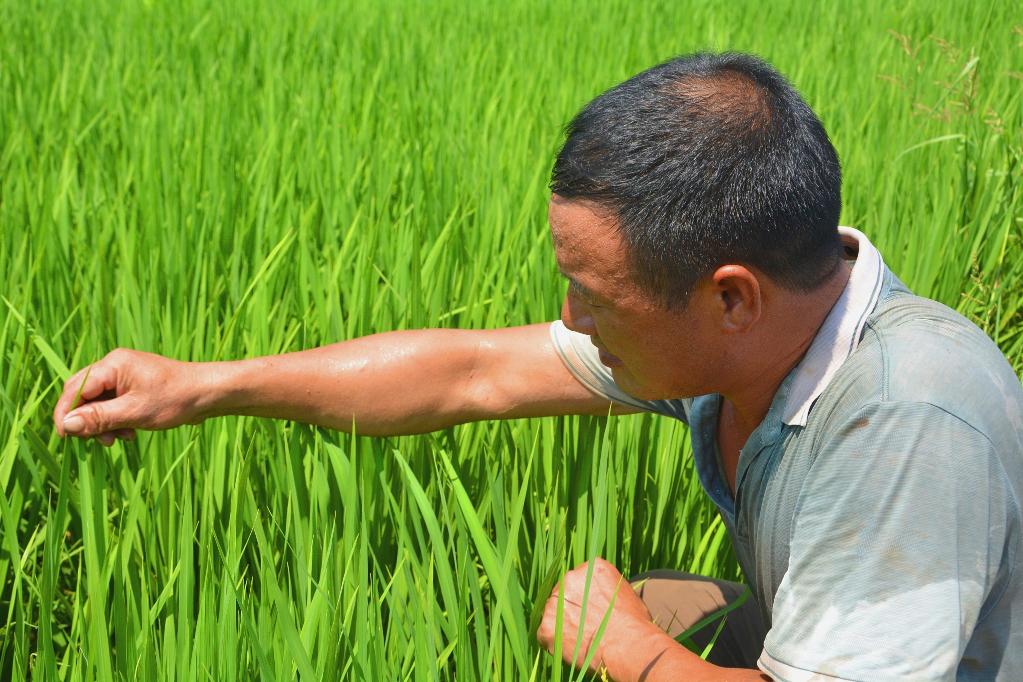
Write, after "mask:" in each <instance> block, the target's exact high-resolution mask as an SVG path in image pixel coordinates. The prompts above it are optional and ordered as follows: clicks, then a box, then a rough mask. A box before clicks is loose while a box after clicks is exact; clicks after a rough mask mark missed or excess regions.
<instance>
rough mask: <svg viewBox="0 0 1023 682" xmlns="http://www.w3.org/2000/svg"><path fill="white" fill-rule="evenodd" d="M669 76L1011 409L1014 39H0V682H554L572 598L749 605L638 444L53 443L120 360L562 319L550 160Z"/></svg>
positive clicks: (183, 34)
mask: <svg viewBox="0 0 1023 682" xmlns="http://www.w3.org/2000/svg"><path fill="white" fill-rule="evenodd" d="M896 4H897V5H898V6H895V5H896ZM696 49H736V50H744V51H752V52H755V53H757V54H760V55H762V56H763V57H765V58H767V59H768V60H770V61H771V62H772V63H774V64H775V65H776V66H777V67H778V68H779V69H780V70H781V71H782V72H783V73H785V74H786V75H788V76H789V78H790V79H791V80H792V81H793V82H794V83H795V85H796V86H797V87H798V88H799V89H800V91H801V92H802V93H803V94H804V95H805V97H806V98H807V100H808V101H809V103H810V104H811V106H813V107H814V109H815V110H816V111H817V113H818V114H819V116H820V117H821V119H822V120H823V122H824V124H825V126H826V127H827V128H828V130H829V132H830V134H831V135H832V139H833V141H834V143H835V146H836V147H837V149H838V151H839V154H840V156H841V158H842V162H843V169H844V174H845V185H844V187H845V195H844V198H845V202H844V213H843V223H844V224H847V225H853V226H855V227H858V228H859V229H861V230H863V231H865V232H866V233H867V234H868V236H869V237H870V238H871V239H872V240H873V241H874V243H875V244H876V245H878V247H879V248H880V250H881V252H882V254H883V255H884V256H885V259H886V261H887V263H888V265H889V266H890V267H891V268H892V269H893V270H894V271H895V272H896V273H897V274H898V275H899V276H900V277H901V278H902V279H903V280H904V281H905V282H906V283H907V284H909V285H910V287H912V288H913V289H914V290H915V291H916V292H918V293H920V294H924V295H927V296H931V297H933V298H936V299H938V300H940V301H942V302H944V303H946V304H948V305H950V306H953V307H955V308H957V309H958V310H960V311H962V312H963V313H964V314H966V315H967V316H969V317H970V318H971V319H973V320H974V321H976V323H977V324H978V325H980V326H981V327H982V328H983V329H984V330H985V331H986V332H987V333H988V334H989V335H991V336H992V338H994V339H995V340H996V341H997V342H998V344H999V345H1000V347H1001V348H1002V350H1003V352H1004V353H1005V354H1006V355H1007V356H1008V357H1009V359H1010V362H1011V363H1012V364H1013V366H1014V367H1015V368H1016V370H1017V372H1018V373H1019V372H1023V258H1021V246H1023V210H1021V207H1023V185H1021V178H1023V176H1021V165H1023V100H1021V97H1023V95H1021V92H1023V13H1020V11H1019V7H1018V5H1017V4H1016V3H1014V2H1011V1H1008V0H1004V1H1003V0H997V1H992V2H984V3H978V2H941V3H938V2H917V1H913V0H910V1H908V2H905V3H885V2H880V1H879V0H869V1H868V0H865V1H863V2H838V3H814V2H807V1H806V0H778V1H777V2H771V3H763V2H709V3H704V2H635V1H628V0H614V1H607V2H600V3H581V2H539V1H537V2H533V1H526V0H509V1H508V2H503V3H485V2H468V1H463V2H454V1H451V0H437V1H429V2H422V3H419V2H398V1H395V2H390V1H388V2H380V3H371V2H360V3H350V2H329V3H320V2H311V1H309V0H296V1H295V2H289V3H279V4H274V3H256V2H243V1H241V0H226V1H225V2H220V3H215V2H212V1H209V0H182V1H181V2H174V3H171V2H160V1H156V0H154V1H150V2H114V1H113V0H95V1H94V2H82V1H80V0H73V1H69V2H56V1H52V0H43V1H25V2H16V1H13V0H12V1H8V2H0V297H2V298H0V351H2V355H0V524H2V525H0V679H11V680H21V679H33V680H76V681H77V680H218V681H220V680H238V679H242V680H249V679H264V680H286V679H296V678H298V679H302V680H314V679H315V680H319V679H324V680H327V679H329V680H336V679H353V680H434V679H438V680H454V679H458V680H562V679H565V680H567V679H580V676H579V674H578V673H574V672H573V671H571V670H569V669H568V668H563V667H562V666H561V665H560V664H556V663H555V662H554V661H553V659H552V658H550V657H549V656H547V655H546V654H545V653H543V652H541V651H540V650H539V649H538V648H537V646H536V644H535V642H533V640H532V638H531V633H532V631H533V630H534V629H535V622H536V621H535V617H536V614H535V609H534V606H535V604H536V603H537V601H538V600H540V599H542V598H545V597H546V595H547V593H548V591H549V588H550V586H551V584H552V582H553V580H554V579H555V577H557V576H558V575H560V571H563V570H565V569H566V568H568V567H571V566H572V565H575V564H576V563H579V562H581V561H584V560H586V559H588V558H591V557H593V556H595V555H597V554H599V555H603V556H606V557H607V558H608V559H609V560H611V561H612V562H613V563H616V564H617V565H618V566H619V567H620V568H622V570H623V571H624V572H626V573H627V574H628V573H637V572H640V571H642V570H646V569H648V568H654V567H672V568H678V569H682V570H690V571H695V572H700V573H704V574H708V575H714V576H721V577H726V578H732V579H734V578H737V577H738V569H737V567H736V565H735V562H734V559H733V558H732V555H731V550H730V547H729V543H728V539H727V537H726V536H725V533H724V530H723V528H722V526H721V524H720V522H719V521H718V520H717V517H716V514H715V512H714V511H713V509H712V508H711V506H710V504H709V503H708V502H707V501H706V500H705V499H704V497H703V495H702V493H701V491H700V489H699V485H698V482H697V481H696V478H695V476H694V473H693V468H692V459H691V454H690V450H689V446H688V432H687V430H686V428H685V427H684V426H683V425H682V424H681V423H676V422H672V421H670V420H667V419H665V418H656V419H655V418H651V417H649V416H633V417H622V418H615V419H595V418H557V419H554V418H552V419H533V420H521V421H514V422H486V423H479V424H472V425H464V426H460V427H457V428H453V429H449V430H445V431H441V432H437V433H433V434H428V435H425V436H417V437H400V438H388V439H370V438H363V437H360V436H358V435H348V434H343V433H335V432H330V431H326V430H321V429H315V428H311V427H308V426H305V425H302V424H296V423H286V422H275V421H269V420H261V419H254V418H238V417H230V418H222V419H217V420H214V421H210V422H207V423H206V424H204V425H201V426H189V427H183V428H179V429H176V430H173V431H168V432H161V433H140V434H139V438H138V440H137V441H136V442H134V443H129V444H118V445H115V446H114V447H113V448H110V449H105V448H102V447H100V446H99V444H98V443H95V442H91V441H89V442H81V441H74V440H68V441H63V440H61V439H59V438H58V437H57V436H56V434H55V433H54V431H53V428H52V422H51V420H50V413H51V411H52V409H53V405H54V402H55V401H56V398H57V395H58V394H59V391H60V389H61V388H62V386H63V381H64V379H65V378H66V377H67V376H68V375H69V373H70V372H71V371H73V370H74V369H76V368H78V367H81V366H83V365H84V364H87V363H89V362H91V361H93V360H95V359H98V358H99V357H101V356H102V355H104V354H105V353H106V352H107V351H109V350H110V349H112V348H114V347H118V346H125V347H131V348H137V349H141V350H147V351H152V352H157V353H162V354H164V355H168V356H171V357H175V358H179V359H189V360H214V359H216V360H222V359H234V358H242V357H250V356H254V355H265V354H271V353H282V352H286V351H290V350H298V349H303V348H308V347H312V346H317V345H321V344H325V343H331V342H335V341H338V340H342V339H347V338H352V337H356V336H360V335H365V334H370V333H372V332H374V331H385V330H391V329H403V328H417V327H426V326H430V327H473V328H475V327H493V326H504V325H516V324H524V323H528V322H537V321H542V320H549V319H554V318H556V317H557V316H558V314H559V309H560V298H561V296H562V295H563V293H564V289H563V287H564V285H563V283H562V282H561V281H560V280H559V277H558V274H557V271H556V268H555V263H554V259H553V255H552V251H551V247H550V244H549V239H548V236H547V231H546V223H545V215H546V207H545V204H546V197H547V189H546V186H547V180H548V174H549V171H550V167H551V164H552V162H553V157H554V153H555V151H556V149H557V148H558V145H559V143H560V141H561V131H562V127H563V126H564V124H565V123H566V122H567V121H568V120H569V118H570V117H571V116H572V114H574V113H575V111H576V110H578V109H579V108H580V107H581V106H582V105H583V104H585V103H586V102H587V101H588V100H589V99H590V98H592V97H594V96H595V95H597V94H599V93H600V92H602V91H603V90H604V89H606V88H608V87H610V86H611V85H613V84H615V83H617V82H619V81H621V80H623V79H624V78H626V77H628V76H630V75H632V74H634V73H636V72H637V71H639V70H642V69H643V68H646V67H648V66H651V65H653V64H655V63H657V62H659V61H662V60H664V59H667V58H669V57H671V56H674V55H676V54H679V53H683V52H689V51H693V50H696Z"/></svg>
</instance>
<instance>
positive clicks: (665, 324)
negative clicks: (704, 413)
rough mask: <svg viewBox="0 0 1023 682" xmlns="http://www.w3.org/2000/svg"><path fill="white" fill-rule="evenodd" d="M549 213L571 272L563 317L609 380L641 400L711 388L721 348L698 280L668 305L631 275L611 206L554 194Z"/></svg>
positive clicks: (564, 269)
mask: <svg viewBox="0 0 1023 682" xmlns="http://www.w3.org/2000/svg"><path fill="white" fill-rule="evenodd" d="M548 220H549V222H550V226H551V235H552V237H553V240H554V251H555V256H556V258H557V261H558V268H559V269H560V270H561V273H562V274H563V275H564V276H565V277H566V278H567V279H568V280H569V287H568V294H567V295H566V296H565V302H564V304H563V306H562V309H561V319H562V321H563V322H564V323H565V325H566V326H567V327H568V328H569V329H571V330H573V331H576V332H579V333H581V334H586V335H588V336H589V337H590V339H591V341H592V342H593V345H594V346H596V347H597V348H598V350H599V351H600V359H601V362H603V363H604V364H605V365H607V366H608V367H610V368H611V372H612V375H613V376H614V379H615V383H617V384H618V385H619V386H620V387H621V388H622V390H624V391H626V392H627V393H629V394H631V395H633V396H635V397H637V398H643V399H647V400H654V399H664V398H680V397H687V396H693V395H700V394H703V393H709V392H711V391H712V390H713V388H712V383H711V382H712V378H713V376H714V373H715V368H716V367H718V366H719V365H718V363H720V362H722V361H723V357H724V353H723V351H722V349H721V343H720V341H721V340H722V339H721V338H720V337H719V336H718V335H717V334H716V333H715V329H714V323H713V316H712V315H710V314H708V313H709V312H710V311H709V310H707V306H706V304H705V302H706V296H704V295H703V292H702V291H700V286H699V285H698V286H697V291H696V292H694V295H693V297H692V298H691V300H690V301H689V304H688V305H687V306H686V308H685V309H681V310H679V309H673V310H668V309H666V308H665V307H664V305H663V304H662V303H661V302H660V301H659V300H658V299H657V298H656V297H655V296H654V295H652V294H650V293H649V292H648V291H646V290H645V289H644V288H643V287H641V286H640V285H639V284H638V283H637V282H636V281H635V276H634V274H633V266H632V263H631V261H630V260H629V257H628V252H627V246H626V245H625V243H624V241H623V240H622V238H621V236H620V235H619V233H618V230H617V228H616V226H615V222H614V216H613V214H611V213H610V212H608V211H605V210H603V209H601V208H598V207H595V206H594V205H593V204H591V203H589V202H585V201H570V200H567V199H562V198H561V197H559V196H557V195H554V196H552V197H551V202H550V205H549V207H548Z"/></svg>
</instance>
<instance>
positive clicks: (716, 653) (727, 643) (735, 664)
mask: <svg viewBox="0 0 1023 682" xmlns="http://www.w3.org/2000/svg"><path fill="white" fill-rule="evenodd" d="M629 582H631V583H632V584H633V587H634V588H635V590H636V593H637V594H638V595H639V597H640V599H642V600H643V603H644V604H646V607H647V608H648V609H650V615H651V616H653V619H654V623H655V624H657V625H658V626H659V627H660V628H661V629H662V630H664V631H665V632H667V633H668V634H669V635H670V636H672V637H676V638H677V637H678V636H679V635H681V634H682V633H683V632H685V631H686V630H687V629H689V628H690V627H692V626H693V625H695V624H697V623H699V622H700V621H701V620H703V619H705V618H707V617H708V616H713V615H715V614H720V613H721V612H722V611H723V610H726V609H727V608H728V607H729V605H732V604H735V603H736V602H738V601H739V600H740V599H742V597H743V595H744V594H746V593H747V592H748V589H747V588H746V587H745V586H744V585H740V584H738V583H733V582H729V581H727V580H714V579H712V578H705V577H703V576H699V575H693V574H691V573H682V572H679V571H669V570H656V571H648V572H646V573H642V574H640V575H637V576H635V577H633V578H631V579H630V581H629ZM747 596H748V595H747ZM724 618H725V624H724V625H723V626H722V629H721V633H720V634H719V635H718V638H717V641H716V642H715V644H714V647H713V648H712V649H711V652H710V655H709V656H708V657H707V660H708V661H710V662H711V663H714V664H715V665H720V666H725V667H729V668H756V667H757V659H758V658H759V657H760V652H761V651H762V650H763V648H764V637H766V636H767V628H766V627H764V623H763V619H762V618H761V616H760V609H759V608H758V607H757V604H756V602H755V601H754V600H753V599H752V597H750V598H747V599H746V601H745V603H743V604H742V605H740V606H737V607H735V608H734V609H733V610H731V611H728V613H727V614H726V615H725V616H724ZM719 624H720V618H713V619H712V620H711V621H710V622H709V623H708V624H706V625H705V626H704V627H702V628H701V629H700V630H699V631H697V632H695V633H693V634H692V635H691V636H690V637H689V639H690V640H691V641H692V642H693V643H694V644H696V646H697V647H698V649H699V650H700V651H702V650H703V648H704V647H706V645H707V644H708V643H709V642H710V641H711V640H712V639H713V637H714V633H715V632H716V631H717V629H718V625H719Z"/></svg>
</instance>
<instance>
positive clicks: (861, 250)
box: [781, 227, 885, 426]
mask: <svg viewBox="0 0 1023 682" xmlns="http://www.w3.org/2000/svg"><path fill="white" fill-rule="evenodd" d="M838 233H839V234H840V235H841V237H842V243H843V244H844V245H845V247H846V248H852V249H854V250H856V251H857V256H856V262H855V264H854V265H853V268H852V273H851V274H850V275H849V281H848V282H847V283H846V285H845V289H844V290H843V291H842V295H841V296H839V297H838V300H837V301H835V305H834V307H832V309H831V312H830V313H828V316H827V317H826V318H825V319H824V323H823V324H822V325H821V328H820V329H819V330H818V331H817V336H815V337H814V339H813V342H812V343H811V344H810V348H809V349H808V350H807V351H806V355H804V356H803V359H802V360H801V361H800V362H799V364H798V365H796V367H795V369H793V370H792V375H791V376H790V379H791V381H790V382H787V383H788V384H789V386H788V394H787V396H785V406H784V409H783V410H782V414H781V418H782V421H783V422H784V423H786V424H788V425H790V426H806V420H807V418H808V417H809V415H810V407H811V406H812V405H813V403H814V401H815V400H817V398H818V397H820V394H821V393H823V392H824V389H825V388H827V387H828V384H829V383H830V382H831V379H832V377H834V376H835V372H837V371H838V368H839V367H841V366H842V363H843V362H845V361H846V360H847V359H848V357H849V356H850V355H851V354H852V352H853V350H855V349H856V346H857V344H859V342H860V336H861V335H862V333H863V326H864V325H865V324H866V323H867V317H868V316H869V315H870V313H871V311H873V309H874V306H875V305H876V304H877V299H878V297H879V296H880V294H881V284H882V282H883V280H884V271H885V265H884V261H882V260H881V254H880V253H878V251H877V249H876V248H874V245H873V244H871V243H870V240H869V239H867V237H866V235H864V234H863V233H862V232H860V231H859V230H854V229H853V228H851V227H839V228H838Z"/></svg>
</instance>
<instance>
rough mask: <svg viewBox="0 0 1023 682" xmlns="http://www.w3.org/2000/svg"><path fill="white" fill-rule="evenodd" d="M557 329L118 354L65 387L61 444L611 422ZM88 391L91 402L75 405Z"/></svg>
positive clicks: (437, 332)
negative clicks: (259, 431)
mask: <svg viewBox="0 0 1023 682" xmlns="http://www.w3.org/2000/svg"><path fill="white" fill-rule="evenodd" d="M548 327H549V325H548V324H546V323H545V324H536V325H529V326H525V327H510V328H506V329H495V330H480V331H470V330H455V329H426V330H416V331H401V332H388V333H384V334H375V335H372V336H366V337H362V338H359V339H354V340H351V341H346V342H342V343H335V344H331V345H329V346H323V347H321V348H315V349H311V350H306V351H300V352H296V353H287V354H283V355H274V356H267V357H261V358H253V359H249V360H240V361H235V362H208V363H193V362H180V361H177V360H171V359H169V358H165V357H162V356H159V355H154V354H152V353H143V352H140V351H132V350H123V349H119V350H115V351H113V352H111V353H110V354H108V355H107V356H106V357H104V358H103V359H102V360H100V361H98V362H96V363H94V364H92V365H90V366H88V367H85V368H83V369H82V370H80V371H79V372H78V373H76V374H75V375H73V376H72V377H71V378H70V379H69V380H68V381H67V383H66V384H65V387H64V392H63V394H62V395H61V397H60V399H59V400H58V402H57V406H56V409H55V410H54V413H53V418H54V422H55V424H56V426H57V431H58V432H59V433H60V434H61V435H62V436H63V435H74V436H81V437H90V436H96V437H98V438H99V439H100V441H101V442H103V443H104V444H105V445H109V444H111V443H112V442H113V441H114V439H115V437H122V438H130V437H132V436H133V435H134V429H138V428H142V429H154V430H155V429H167V428H172V427H175V426H180V425H182V424H189V423H192V424H194V423H200V422H202V421H203V420H205V419H207V418H209V417H215V416H221V415H231V414H234V415H250V416H257V417H272V418H279V419H290V420H294V421H301V422H305V423H308V424H315V425H318V426H324V427H328V428H333V429H339V430H343V431H350V430H351V429H352V428H353V425H354V428H355V429H356V430H357V431H358V432H359V433H361V434H365V435H398V434H409V433H423V432H426V431H433V430H436V429H441V428H444V427H447V426H451V425H454V424H459V423H463V422H468V421H474V420H479V419H495V418H496V419H508V418H516V417H537V416H548V415H562V414H598V415H599V414H607V413H608V410H609V408H610V407H611V405H610V403H609V401H608V400H607V399H606V398H601V397H598V396H596V395H594V394H593V393H591V392H590V391H589V390H587V389H586V388H585V387H584V386H582V385H581V384H580V383H579V382H578V381H577V380H576V379H575V378H574V377H573V376H572V374H571V373H569V371H568V370H567V369H566V368H565V367H564V365H563V364H562V362H561V359H560V358H559V356H558V354H557V351H556V350H555V349H554V346H553V344H552V343H551V340H550V337H549V333H548ZM86 376H87V378H86ZM83 380H85V383H84V386H83V385H82V384H83ZM79 390H81V404H80V405H79V406H77V407H74V409H72V407H73V405H72V403H73V402H74V401H75V398H76V396H77V395H78V393H79ZM630 411H633V410H631V409H629V408H626V407H623V406H616V407H615V409H614V410H613V412H615V413H625V412H630Z"/></svg>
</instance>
